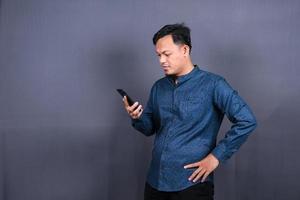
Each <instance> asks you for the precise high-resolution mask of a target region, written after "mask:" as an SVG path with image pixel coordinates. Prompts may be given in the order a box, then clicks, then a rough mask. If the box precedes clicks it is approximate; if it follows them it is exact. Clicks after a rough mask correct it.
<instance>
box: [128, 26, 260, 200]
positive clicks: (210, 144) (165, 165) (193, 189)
mask: <svg viewBox="0 0 300 200" xmlns="http://www.w3.org/2000/svg"><path fill="white" fill-rule="evenodd" d="M153 44H154V45H155V48H156V53H157V55H158V58H159V62H160V65H161V66H162V68H163V70H164V73H165V77H163V78H161V79H160V80H158V81H156V82H155V83H154V85H153V86H152V88H151V92H150V96H149V99H148V102H147V105H146V107H145V110H143V107H142V105H139V103H138V102H135V103H134V104H133V105H132V106H129V104H128V102H127V98H126V96H125V97H124V98H123V101H124V106H125V108H126V110H127V112H128V113H129V115H130V117H131V118H132V125H133V127H134V128H135V129H136V130H138V131H140V132H141V133H143V134H145V135H146V136H151V135H153V134H155V140H154V146H153V151H152V161H151V165H150V169H149V172H148V176H147V181H146V185H145V191H144V199H145V200H154V199H155V200H158V199H170V200H172V199H184V200H194V199H197V200H201V199H203V200H204V199H213V195H214V185H213V171H214V170H215V169H216V168H217V167H218V165H219V163H220V162H221V163H222V162H224V161H225V160H227V159H229V158H230V157H231V155H232V154H233V153H234V152H236V151H237V150H238V149H239V147H240V146H241V145H242V144H243V143H244V142H245V141H246V139H247V137H248V135H249V134H250V132H251V131H253V130H254V128H255V127H256V119H255V117H254V115H253V114H252V112H251V110H250V108H249V106H248V105H247V104H246V102H245V101H244V100H243V99H242V98H241V97H240V96H239V95H238V93H237V92H236V91H235V90H234V89H233V88H232V87H231V86H230V85H229V84H228V83H227V82H226V80H225V79H224V78H222V77H221V76H219V75H216V74H213V73H210V72H207V71H204V70H202V69H200V68H199V67H198V66H197V65H194V64H193V63H192V60H191V56H190V53H191V48H192V45H191V39H190V29H189V28H188V27H186V26H185V25H184V24H171V25H166V26H164V27H162V28H161V29H160V30H159V31H158V32H157V33H156V34H155V35H154V37H153ZM224 114H225V115H226V116H227V117H228V119H229V120H230V121H231V122H232V123H233V125H232V127H231V129H230V130H229V131H228V132H227V133H226V136H225V138H224V139H222V140H221V141H220V142H219V143H218V144H216V139H217V134H218V131H219V128H220V126H221V123H222V120H223V117H224Z"/></svg>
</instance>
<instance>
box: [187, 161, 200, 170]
mask: <svg viewBox="0 0 300 200" xmlns="http://www.w3.org/2000/svg"><path fill="white" fill-rule="evenodd" d="M194 167H199V162H196V163H192V164H188V165H185V166H184V169H188V168H194Z"/></svg>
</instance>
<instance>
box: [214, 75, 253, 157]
mask: <svg viewBox="0 0 300 200" xmlns="http://www.w3.org/2000/svg"><path fill="white" fill-rule="evenodd" d="M214 103H215V105H216V106H217V108H218V109H220V110H221V111H222V112H223V113H225V115H226V116H227V117H228V119H229V120H230V121H231V122H232V126H231V129H230V130H229V131H227V132H226V134H225V137H224V138H223V139H222V140H221V141H220V142H219V143H218V144H217V146H216V147H215V148H214V149H213V151H212V154H213V155H214V156H215V157H216V158H217V159H218V160H219V161H220V162H224V161H226V160H227V159H229V158H230V157H231V156H232V154H233V153H235V152H236V151H237V150H238V149H239V148H240V146H241V145H242V144H243V143H244V142H245V141H246V139H247V138H248V136H249V134H250V133H251V132H252V131H253V130H254V129H255V128H256V126H257V122H256V119H255V116H254V115H253V113H252V111H251V109H250V107H249V106H248V105H247V104H246V102H245V101H244V100H243V99H242V98H241V97H240V96H239V95H238V92H237V91H235V90H234V89H233V88H232V87H231V86H230V85H229V84H228V83H227V82H226V80H225V79H224V78H221V79H219V80H218V81H217V82H216V85H215V90H214Z"/></svg>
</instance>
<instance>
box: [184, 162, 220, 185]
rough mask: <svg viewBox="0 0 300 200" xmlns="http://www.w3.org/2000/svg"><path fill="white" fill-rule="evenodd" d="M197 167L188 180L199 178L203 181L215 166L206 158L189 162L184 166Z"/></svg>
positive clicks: (186, 167)
mask: <svg viewBox="0 0 300 200" xmlns="http://www.w3.org/2000/svg"><path fill="white" fill-rule="evenodd" d="M195 167H196V168H197V169H196V170H195V171H194V172H193V173H192V175H191V176H190V177H189V178H188V179H189V181H193V182H194V183H195V182H197V181H198V180H199V179H200V178H202V179H201V182H204V181H205V180H206V178H207V177H208V175H209V174H210V173H211V172H212V171H213V170H214V169H215V168H216V166H215V164H213V163H211V162H209V160H208V159H203V160H201V161H199V162H196V163H191V164H188V165H185V166H184V168H185V169H188V168H195Z"/></svg>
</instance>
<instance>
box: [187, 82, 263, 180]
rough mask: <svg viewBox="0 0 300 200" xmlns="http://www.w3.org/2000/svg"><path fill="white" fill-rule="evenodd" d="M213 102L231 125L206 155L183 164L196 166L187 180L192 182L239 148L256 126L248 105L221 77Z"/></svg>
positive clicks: (204, 176) (206, 173) (203, 175)
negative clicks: (194, 161) (223, 136)
mask: <svg viewBox="0 0 300 200" xmlns="http://www.w3.org/2000/svg"><path fill="white" fill-rule="evenodd" d="M214 104H215V106H216V107H217V108H218V109H219V110H220V111H222V112H223V113H225V114H226V116H227V117H228V119H229V120H230V121H231V122H232V123H233V125H232V126H231V129H230V130H229V131H228V132H227V133H226V135H225V138H223V139H222V140H221V141H220V142H219V143H218V145H217V146H216V147H215V148H214V149H213V151H212V152H211V153H210V154H209V155H208V156H206V157H205V158H204V159H203V160H201V161H199V162H196V163H192V164H189V165H186V166H184V168H193V167H197V169H196V170H195V171H194V172H193V174H192V175H191V176H190V177H189V180H190V181H192V180H193V182H196V181H197V180H198V179H200V178H201V177H202V180H201V181H202V182H203V181H204V180H205V179H206V178H207V176H208V175H209V174H210V173H211V172H212V171H214V170H215V169H216V168H217V167H218V165H219V163H220V162H224V161H225V160H227V159H229V158H230V157H231V156H232V154H233V153H234V152H236V151H237V150H238V149H239V148H240V146H241V145H242V144H243V143H244V142H245V141H246V139H247V137H248V136H249V134H250V133H251V132H252V131H253V130H254V128H255V127H256V126H257V123H256V119H255V117H254V115H253V113H252V112H251V110H250V108H249V106H248V105H247V104H246V102H245V101H244V100H243V99H242V98H241V97H240V96H239V95H238V93H237V92H236V91H235V90H233V89H232V88H231V86H230V85H229V84H228V83H227V82H226V80H225V79H223V78H221V79H219V80H218V81H217V83H216V85H215V90H214Z"/></svg>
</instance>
